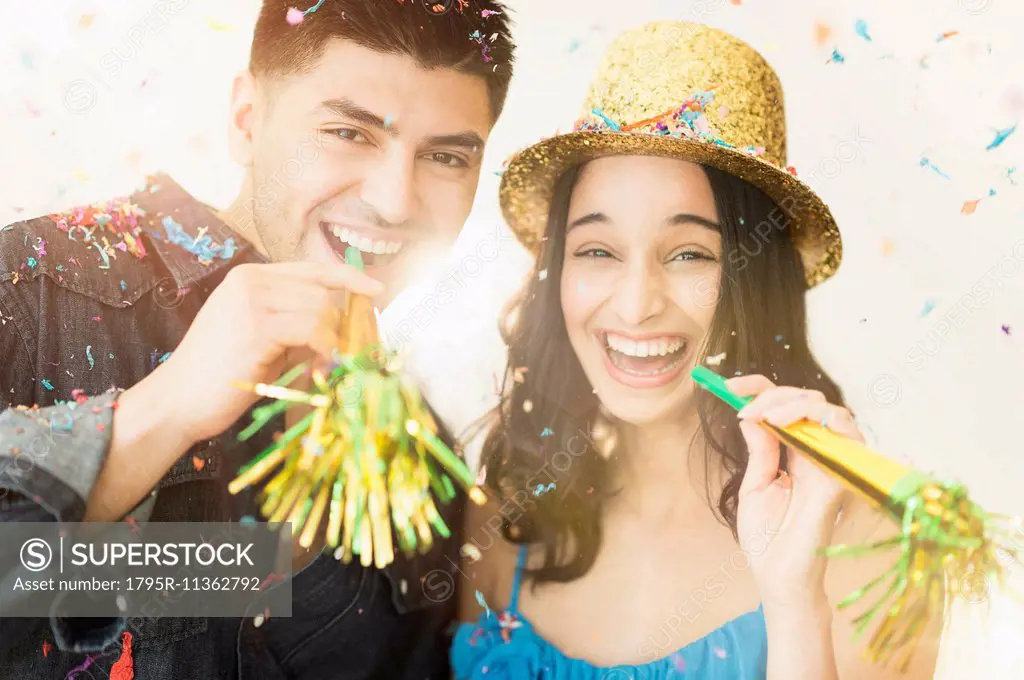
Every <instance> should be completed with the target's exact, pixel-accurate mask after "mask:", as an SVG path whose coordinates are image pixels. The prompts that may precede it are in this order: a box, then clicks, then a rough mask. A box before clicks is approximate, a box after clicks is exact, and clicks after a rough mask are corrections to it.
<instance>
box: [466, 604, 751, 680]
mask: <svg viewBox="0 0 1024 680" xmlns="http://www.w3.org/2000/svg"><path fill="white" fill-rule="evenodd" d="M451 657H452V669H453V672H454V674H455V678H456V680H495V679H496V678H506V679H508V680H532V679H534V678H545V679H550V680H592V679H598V678H599V679H601V680H667V679H668V678H691V679H693V680H716V679H720V680H726V679H728V680H754V679H756V678H763V677H764V673H765V669H766V664H767V633H766V631H765V625H764V615H763V612H762V610H761V607H760V606H759V607H758V608H757V609H754V610H752V611H749V612H746V613H744V614H740V615H739V616H737V617H736V618H734V619H731V620H730V621H727V622H726V623H724V624H722V625H721V626H720V627H718V628H716V629H715V630H713V631H711V632H709V633H707V634H706V635H704V636H702V637H700V638H698V639H696V640H694V641H693V642H690V643H688V644H687V645H686V646H685V647H683V648H682V649H679V650H677V651H675V652H674V653H672V654H670V655H669V656H665V657H662V658H659V659H656V660H654V661H651V662H649V663H646V664H643V665H640V666H630V665H617V666H594V665H592V664H590V663H589V662H587V661H585V660H583V659H580V658H577V657H572V656H569V655H567V654H564V653H563V652H562V651H561V650H559V649H558V648H557V647H555V646H554V645H553V644H551V643H550V642H548V641H547V640H546V639H545V638H544V637H542V636H541V635H540V634H539V633H538V632H537V631H536V629H535V628H534V627H533V624H532V623H531V622H530V621H529V620H528V619H526V618H525V617H524V616H523V615H522V614H520V613H515V612H512V611H504V612H501V613H500V614H495V613H494V612H491V611H488V612H485V613H483V614H481V615H480V618H479V619H478V620H477V623H476V624H471V623H461V624H459V626H458V629H457V630H456V633H455V637H454V639H453V640H452V654H451Z"/></svg>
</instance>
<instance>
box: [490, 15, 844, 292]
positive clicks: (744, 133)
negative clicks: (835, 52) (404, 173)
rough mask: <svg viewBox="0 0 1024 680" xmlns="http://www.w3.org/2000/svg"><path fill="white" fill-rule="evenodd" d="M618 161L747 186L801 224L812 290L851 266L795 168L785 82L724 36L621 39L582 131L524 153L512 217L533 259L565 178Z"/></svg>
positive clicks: (506, 188)
mask: <svg viewBox="0 0 1024 680" xmlns="http://www.w3.org/2000/svg"><path fill="white" fill-rule="evenodd" d="M609 155H643V156H668V157H672V158H679V159H682V160H686V161H690V162H693V163H699V164H701V165H708V166H712V167H716V168H718V169H720V170H723V171H725V172H728V173H730V174H732V175H734V176H736V177H739V178H740V179H742V180H745V181H747V182H749V183H750V184H752V185H754V186H756V187H758V188H759V189H761V190H762V191H764V192H765V194H767V195H768V196H769V197H770V198H771V199H772V200H773V201H775V203H776V204H777V205H778V206H779V208H780V209H782V210H783V211H785V213H786V214H787V216H788V217H789V218H790V223H789V224H790V226H789V230H790V231H789V233H790V236H791V238H793V240H794V242H795V244H796V247H797V248H798V249H799V250H800V253H801V256H802V258H803V263H804V270H805V272H806V276H807V284H808V286H815V285H817V284H819V283H821V282H822V281H824V280H825V279H827V278H828V277H830V276H832V274H834V273H835V271H836V269H837V268H838V267H839V262H840V260H841V259H842V241H841V240H840V237H839V228H838V227H837V226H836V223H835V220H834V219H833V217H832V213H831V211H829V209H828V206H826V205H825V204H824V202H822V200H821V199H820V198H818V196H817V195H815V193H814V192H813V191H812V190H811V189H810V187H808V186H807V185H806V184H804V183H803V182H801V181H800V180H798V179H797V178H796V171H795V170H794V169H793V168H791V167H787V166H786V121H785V112H784V109H783V105H782V85H781V83H780V82H779V78H778V76H777V75H776V74H775V72H774V71H773V70H772V69H771V67H770V66H769V65H768V63H767V62H766V61H765V60H764V57H762V56H761V55H760V54H758V53H757V52H756V51H755V50H754V49H753V48H752V47H751V46H750V45H747V44H746V43H744V42H742V41H741V40H739V39H738V38H736V37H734V36H732V35H729V34H728V33H725V32H724V31H720V30H717V29H714V28H711V27H709V26H705V25H703V24H695V23H687V22H681V21H658V22H654V23H649V24H646V25H644V26H641V27H640V28H636V29H633V30H630V31H627V32H625V33H622V34H621V35H619V36H618V37H617V38H616V39H615V41H614V42H613V43H612V45H611V46H610V47H609V49H608V51H607V52H606V53H605V55H604V57H603V59H602V61H601V64H600V67H599V69H598V73H597V77H596V78H595V80H594V81H593V83H591V86H590V91H589V92H588V94H587V98H586V101H585V102H584V107H583V115H582V117H581V118H580V119H579V120H577V121H576V124H575V125H574V126H573V132H571V133H567V134H564V135H558V136H555V137H550V138H548V139H545V140H543V141H541V142H539V143H537V144H534V145H533V146H531V147H529V148H527V149H525V150H524V151H521V152H519V153H518V154H516V155H515V156H514V157H513V158H512V159H511V160H510V161H509V164H508V167H507V168H506V170H505V172H504V174H503V175H502V179H501V188H500V190H499V199H500V202H501V209H502V212H503V214H504V216H505V219H506V221H507V222H508V224H509V226H510V227H511V228H512V231H513V232H515V234H516V236H517V237H518V238H519V241H520V242H521V243H522V244H523V245H524V246H526V248H527V249H529V250H531V251H532V252H534V253H537V252H538V251H539V250H540V244H541V242H542V240H543V237H544V231H545V227H546V224H547V218H548V211H549V208H550V203H551V198H552V194H553V192H554V187H555V184H556V183H557V182H558V179H559V178H560V177H561V176H562V175H563V174H564V173H565V172H566V171H567V170H569V169H570V168H573V167H575V166H577V165H579V164H581V163H584V162H586V161H588V160H592V159H594V158H599V157H601V156H609Z"/></svg>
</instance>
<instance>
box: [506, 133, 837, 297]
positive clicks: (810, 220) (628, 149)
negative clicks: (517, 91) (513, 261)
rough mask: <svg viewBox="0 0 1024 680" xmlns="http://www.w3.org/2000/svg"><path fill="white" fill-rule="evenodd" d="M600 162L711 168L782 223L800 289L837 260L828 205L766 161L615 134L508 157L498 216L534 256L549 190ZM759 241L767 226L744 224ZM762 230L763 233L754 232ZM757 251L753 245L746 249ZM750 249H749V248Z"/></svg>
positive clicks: (557, 141)
mask: <svg viewBox="0 0 1024 680" xmlns="http://www.w3.org/2000/svg"><path fill="white" fill-rule="evenodd" d="M604 156H662V157H669V158H678V159H680V160H685V161H690V162H692V163H698V164H701V165H708V166H711V167H714V168H718V169H719V170H722V171H724V172H727V173H729V174H731V175H734V176H736V177H738V178H740V179H742V180H744V181H746V182H748V183H750V184H752V185H753V186H755V187H757V188H759V189H761V190H762V191H763V192H764V193H765V194H766V195H767V196H768V197H769V198H771V199H772V200H773V201H774V202H775V204H776V205H778V206H779V208H780V210H783V211H784V213H785V214H786V215H787V216H788V217H789V225H790V226H789V229H790V235H791V238H792V239H793V242H794V245H795V246H796V248H797V249H798V250H799V252H800V255H801V258H802V260H803V264H804V271H805V274H806V279H807V285H808V286H809V287H813V286H816V285H817V284H819V283H821V282H822V281H824V280H826V279H828V278H829V277H830V276H832V274H834V273H835V271H836V269H838V267H839V263H840V261H841V260H842V254H843V247H842V239H841V238H840V235H839V227H838V226H837V225H836V222H835V219H834V218H833V217H832V212H831V211H830V210H829V208H828V206H827V205H825V203H824V202H823V201H822V200H821V199H820V198H818V196H817V194H815V193H814V191H812V190H811V188H810V187H808V186H807V185H806V184H804V183H803V182H801V181H800V180H799V179H797V178H796V177H794V176H793V175H791V174H790V173H788V172H786V171H785V170H782V169H780V168H778V167H776V166H775V165H773V164H771V163H770V162H768V161H766V160H763V159H761V158H759V157H756V156H753V155H750V154H748V153H745V152H743V151H739V150H736V149H731V148H728V147H724V146H720V145H718V144H714V143H713V142H706V141H701V140H698V139H689V138H686V137H672V136H668V135H664V136H662V135H653V134H639V133H634V132H618V131H592V130H588V131H581V132H571V133H568V134H564V135H558V136H556V137H551V138H548V139H545V140H543V141H541V142H538V143H537V144H534V145H533V146H530V147H528V148H527V149H525V150H523V151H521V152H520V153H518V154H517V155H516V156H514V157H513V158H512V159H511V160H510V161H509V164H508V167H507V168H506V169H505V172H504V173H503V174H502V177H501V186H500V188H499V191H498V197H499V202H500V204H501V211H502V214H503V215H504V217H505V220H506V222H507V223H508V225H509V227H510V228H511V229H512V231H513V233H515V235H516V237H517V238H518V239H519V242H520V243H522V244H523V246H525V247H526V248H527V249H528V250H530V251H531V252H533V253H537V252H539V250H540V245H541V243H542V241H543V239H544V232H545V230H546V227H547V220H548V212H549V211H550V207H551V199H552V198H553V194H554V190H555V185H556V184H557V182H558V180H559V179H560V178H561V177H562V175H563V174H564V173H565V172H566V171H568V170H570V169H571V168H574V167H576V166H578V165H580V164H582V163H585V162H587V161H589V160H594V159H596V158H601V157H604ZM748 226H749V228H750V230H751V232H752V233H755V234H757V236H755V238H759V239H764V238H765V235H766V234H767V233H768V231H767V230H770V227H771V225H765V226H761V227H760V232H759V231H758V227H759V225H754V224H751V225H748ZM761 232H763V233H761ZM750 247H751V250H753V251H755V252H759V251H760V244H759V243H756V244H755V243H752V244H750ZM755 249H756V250H755Z"/></svg>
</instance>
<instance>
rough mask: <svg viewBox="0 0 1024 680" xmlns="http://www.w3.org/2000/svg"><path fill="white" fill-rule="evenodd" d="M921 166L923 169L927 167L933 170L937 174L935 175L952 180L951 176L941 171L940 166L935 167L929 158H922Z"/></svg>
mask: <svg viewBox="0 0 1024 680" xmlns="http://www.w3.org/2000/svg"><path fill="white" fill-rule="evenodd" d="M920 166H921V167H922V168H925V167H926V168H929V169H931V170H933V171H934V172H935V174H937V175H940V176H942V177H945V178H946V179H951V178H950V176H949V175H947V174H946V173H944V172H943V171H942V170H940V169H939V166H937V165H935V164H934V163H932V162H931V161H930V160H928V159H927V158H922V159H921V162H920Z"/></svg>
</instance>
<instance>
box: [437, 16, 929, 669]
mask: <svg viewBox="0 0 1024 680" xmlns="http://www.w3.org/2000/svg"><path fill="white" fill-rule="evenodd" d="M638 64H647V65H651V64H657V65H658V67H657V68H644V67H641V66H639V65H638ZM634 87H635V88H637V91H642V92H644V93H645V94H644V96H643V97H639V96H637V97H635V98H634V97H632V96H626V95H625V94H624V92H626V91H627V90H629V91H632V89H633V88H634ZM712 100H714V101H715V102H716V104H717V105H718V106H715V107H711V106H710V104H711V102H712ZM780 102H781V85H780V84H779V82H778V80H777V77H776V75H775V73H774V72H773V71H772V70H771V69H770V67H769V66H768V65H767V64H766V63H765V61H764V60H763V58H762V57H761V56H760V55H759V54H757V53H756V52H754V51H753V49H751V48H750V47H749V46H748V45H746V44H744V43H742V42H741V41H739V40H738V39H736V38H735V37H733V36H731V35H728V34H726V33H723V32H721V31H718V30H716V29H713V28H710V27H707V26H702V25H697V24H683V23H679V22H656V23H653V24H648V25H646V26H643V27H641V28H638V29H634V30H631V31H627V32H625V33H623V34H621V35H620V36H618V37H617V38H616V40H615V41H614V42H613V43H612V46H611V47H610V48H609V50H608V52H607V53H606V54H605V57H604V59H603V61H602V66H601V68H600V70H599V76H598V79H597V81H596V82H595V83H594V84H593V85H592V88H591V92H590V94H589V96H588V98H587V100H586V102H585V105H584V111H583V115H582V116H581V118H580V119H579V120H578V121H577V123H576V125H575V126H574V131H573V132H571V133H567V134H565V135H559V136H556V137H553V138H548V139H545V140H543V141H541V142H538V143H537V144H535V145H533V146H532V147H530V148H528V149H527V150H525V151H523V152H521V153H520V154H518V155H517V156H515V157H514V158H513V159H512V160H511V162H510V163H509V166H508V168H507V170H506V172H505V174H504V175H503V176H502V187H501V193H500V196H501V201H502V208H503V211H504V213H505V217H506V219H507V220H508V221H509V223H510V226H511V227H512V230H513V232H514V233H515V234H516V235H517V236H518V237H519V239H520V242H521V243H523V245H525V246H526V247H528V248H530V249H531V250H533V251H534V253H535V255H536V265H535V267H536V268H535V276H533V277H532V278H531V279H529V280H528V281H527V283H526V285H525V286H524V287H523V289H522V290H521V292H520V294H519V295H518V296H517V297H516V298H515V299H514V300H513V302H512V305H511V307H510V309H509V314H508V316H507V317H506V323H505V325H504V326H503V329H502V330H503V337H504V340H505V343H506V344H507V346H508V349H509V364H508V370H507V372H506V380H505V383H504V385H503V386H502V389H501V398H500V399H501V400H500V403H499V405H498V407H497V409H496V410H495V412H494V413H493V419H492V420H490V421H489V424H490V425H491V426H492V429H491V431H490V433H489V435H488V437H487V439H486V441H485V443H484V446H483V451H482V454H481V461H482V463H483V466H484V467H485V468H486V482H487V486H488V487H489V488H490V489H491V490H492V491H493V492H494V494H495V495H496V496H497V497H498V499H499V500H500V501H501V505H500V509H498V508H497V506H498V503H496V504H495V508H494V509H491V510H486V511H484V512H482V513H475V514H474V512H473V510H471V511H470V513H469V514H470V516H469V518H468V524H467V534H468V535H470V536H473V535H478V534H479V532H480V530H481V527H488V526H490V523H492V520H494V519H495V518H497V517H498V516H499V514H500V515H501V516H504V517H505V518H506V521H504V522H503V525H504V526H503V538H504V540H503V541H500V542H497V545H496V547H495V548H493V549H492V550H490V551H488V552H487V554H486V555H484V556H483V557H482V558H478V559H476V560H467V562H468V564H467V568H473V569H474V570H475V573H476V574H478V575H480V579H481V580H480V583H481V584H482V585H481V591H482V593H483V597H484V599H485V600H486V601H487V602H489V603H490V604H489V606H491V607H494V608H496V609H499V610H501V611H502V613H501V614H500V615H498V616H495V615H493V614H492V613H491V612H490V611H489V610H487V611H485V612H484V613H483V614H481V615H480V616H479V618H478V620H477V622H476V624H473V623H469V621H471V620H472V619H473V618H475V615H476V613H477V612H478V610H479V604H478V602H474V600H473V599H472V598H470V597H465V598H463V600H462V615H463V618H464V620H465V621H467V623H465V624H464V625H463V626H462V627H461V628H460V630H459V632H458V634H457V635H456V639H455V642H454V643H453V647H452V658H453V666H454V669H455V675H456V677H457V678H475V677H478V674H482V673H484V672H486V673H488V676H489V677H490V675H491V674H494V675H496V676H498V677H504V678H512V679H515V680H532V679H534V678H540V677H552V678H595V679H596V678H610V677H613V676H618V675H621V676H622V677H642V678H658V679H662V678H670V677H677V676H678V674H679V673H680V672H683V675H685V677H690V678H695V679H699V680H718V679H725V678H737V677H744V678H760V679H763V678H768V679H769V680H776V679H779V678H791V677H807V678H816V679H819V680H837V679H838V678H842V680H847V679H848V678H850V679H852V678H860V677H866V676H867V674H868V673H871V677H889V676H887V675H886V671H885V670H882V669H877V668H875V669H868V668H867V667H866V666H865V665H864V662H863V661H862V660H860V659H858V658H857V655H856V653H855V652H854V651H853V650H854V647H853V645H852V644H851V639H852V633H853V631H852V629H851V625H850V621H849V619H848V618H846V615H845V614H844V615H838V614H833V611H832V607H833V605H834V603H835V602H837V601H838V600H837V599H835V598H837V597H844V596H846V595H847V594H848V593H849V592H850V591H852V590H854V589H855V588H857V587H860V586H861V585H862V582H860V581H859V580H858V579H856V578H854V579H851V578H850V574H846V575H845V576H843V577H838V578H833V579H831V580H830V581H829V582H828V583H826V580H825V561H824V559H823V558H822V557H821V556H820V555H819V553H818V548H819V547H820V546H821V545H822V544H825V543H828V542H829V541H830V540H831V538H832V536H833V532H835V534H836V536H837V537H839V536H841V537H842V538H844V539H847V538H849V539H851V541H850V542H861V541H865V540H866V539H869V538H870V534H871V531H872V530H874V529H876V528H877V527H878V526H879V525H880V522H876V521H873V520H874V519H878V520H881V521H884V519H885V518H882V517H876V516H875V515H872V514H871V513H870V512H869V511H866V510H865V509H864V508H863V507H861V506H859V505H856V504H854V503H852V502H851V501H850V500H849V499H846V498H845V497H844V495H843V493H842V490H841V488H840V487H839V484H838V483H837V482H835V481H834V480H832V479H830V478H829V477H828V475H827V474H826V473H824V472H822V471H821V470H818V469H816V468H815V467H814V465H813V464H811V463H809V462H808V461H807V460H805V459H803V458H800V457H799V456H787V455H786V451H785V450H784V449H783V447H782V446H781V444H780V442H779V440H778V439H775V438H772V436H770V435H767V434H766V431H765V430H763V429H762V428H761V427H759V426H758V424H757V423H756V422H755V421H748V420H744V419H738V418H737V416H736V414H735V413H734V412H732V411H731V410H730V409H729V408H728V407H727V406H725V405H724V404H722V403H719V402H717V401H716V400H714V399H713V398H710V397H709V396H708V395H706V394H704V393H703V392H701V391H700V390H698V389H697V387H696V385H695V383H694V381H693V379H692V378H691V377H690V369H692V368H693V367H694V366H696V365H697V364H699V363H701V362H703V361H705V360H710V358H711V357H712V356H714V357H715V362H716V365H717V366H718V369H717V370H718V371H719V372H722V373H725V374H726V375H736V376H739V375H741V374H745V375H743V376H742V377H738V378H735V379H734V380H735V381H737V382H736V383H735V389H737V390H741V391H742V392H743V394H744V395H751V396H753V395H755V394H756V395H758V397H757V403H758V404H763V405H765V408H766V409H767V410H766V411H765V416H764V417H765V418H768V417H769V416H771V417H774V416H775V415H776V413H785V414H788V415H787V417H790V418H795V419H800V418H813V419H815V420H820V419H821V417H822V416H821V414H822V413H828V414H833V415H836V414H847V415H846V417H843V418H840V417H835V418H830V419H829V423H828V427H829V428H831V429H833V430H835V431H836V432H840V433H841V434H843V435H844V436H847V437H854V438H859V436H860V435H859V433H858V432H857V430H856V428H855V426H854V425H853V419H852V417H849V416H848V411H846V409H845V408H844V407H843V397H842V394H841V392H840V390H839V388H838V387H837V385H836V383H835V382H834V381H833V380H832V378H831V377H830V376H829V375H828V374H827V372H826V371H825V370H824V369H823V368H822V366H821V365H820V364H819V363H818V361H817V359H816V358H815V357H814V355H813V353H812V352H811V350H810V347H809V342H808V338H807V326H806V306H805V304H806V303H805V294H806V292H807V291H808V289H809V288H810V287H812V286H814V285H816V284H818V283H820V282H821V281H823V280H825V279H827V278H829V277H830V276H831V275H832V274H833V273H834V272H835V270H836V268H837V266H838V264H839V261H840V257H841V252H842V250H841V243H840V240H839V232H838V228H837V226H836V225H835V223H834V221H833V219H832V216H831V213H830V212H829V210H828V208H827V207H826V206H824V204H823V203H822V202H821V199H820V198H818V197H817V196H816V195H815V194H814V193H813V192H812V191H811V190H810V188H809V187H807V186H805V185H803V184H801V183H800V182H798V181H796V180H795V179H794V178H793V176H792V175H791V173H789V172H787V171H786V170H785V167H786V161H785V144H784V140H785V130H784V117H783V112H782V109H781V106H780ZM740 103H742V104H741V105H740ZM723 110H730V111H732V112H731V113H729V114H728V115H726V114H724V113H722V111H723ZM659 112H660V113H659ZM765 224H772V225H774V226H773V227H772V228H768V229H762V225H765ZM751 236H756V237H757V238H758V239H760V240H761V241H762V242H763V243H762V244H761V245H762V247H761V248H760V249H759V251H758V252H757V253H756V254H755V253H747V255H746V256H745V257H743V258H737V257H734V255H735V254H736V252H737V251H738V250H739V249H740V247H741V246H742V244H743V243H744V242H745V241H746V240H747V239H749V238H750V237H751ZM783 340H784V341H783ZM751 374H753V375H751ZM773 409H777V411H775V410H773ZM581 430H582V431H586V432H590V433H591V437H592V438H593V441H594V446H590V447H587V448H586V449H585V450H583V451H581V452H580V453H579V455H575V453H574V455H572V456H566V455H565V454H564V452H563V449H564V444H563V441H564V438H565V437H567V436H570V435H575V433H577V432H579V431H581ZM560 456H561V457H560ZM538 470H546V471H547V472H548V475H549V479H550V483H549V484H547V485H544V486H543V487H542V489H541V490H535V489H534V486H533V485H534V484H535V483H536V481H537V471H538ZM544 481H548V480H544ZM552 487H553V488H552ZM524 489H525V490H527V493H528V495H527V499H526V502H525V503H523V502H522V501H523V498H522V497H523V490H524ZM531 490H532V491H533V492H532V493H529V492H530V491H531ZM510 503H511V504H514V505H516V506H517V507H519V506H522V507H523V510H524V512H523V513H522V515H521V516H520V515H519V514H517V516H516V519H515V521H512V520H511V519H510V518H509V517H508V515H507V514H506V510H507V509H508V507H509V504H510ZM841 506H843V508H844V509H843V513H842V518H843V521H841V522H840V521H839V512H840V507H841ZM881 526H882V527H883V529H884V526H885V525H884V524H881ZM889 557H890V556H888V555H887V556H886V559H888V558H889ZM737 558H738V560H737ZM737 561H739V563H741V564H742V565H743V567H742V568H740V569H735V568H734V569H732V570H731V571H730V572H729V573H728V583H727V584H726V583H723V582H722V580H721V578H720V577H719V574H721V573H723V571H725V568H726V565H734V564H736V562H737ZM470 565H472V566H470ZM833 572H834V573H836V574H839V573H842V572H841V571H836V570H833ZM694 593H699V594H700V596H701V597H700V601H699V602H697V606H698V607H699V609H698V611H697V612H696V615H693V616H690V615H688V616H685V617H682V616H680V614H679V613H678V606H677V605H678V604H679V603H680V602H687V601H690V600H691V599H692V600H696V599H697V598H696V597H695V596H694ZM712 593H713V595H712ZM691 614H692V612H691ZM684 618H685V620H683V619H684ZM580 620H585V621H587V622H588V624H587V626H585V627H581V626H579V625H578V622H579V621H580ZM833 636H834V641H833ZM932 641H933V640H929V642H932ZM933 654H934V647H933V646H932V647H928V645H922V646H921V648H919V649H918V650H917V656H916V660H915V663H916V664H917V665H916V666H915V667H914V673H915V674H916V675H913V676H912V677H917V678H923V677H927V674H930V671H931V669H932V668H933V663H934V656H933Z"/></svg>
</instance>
